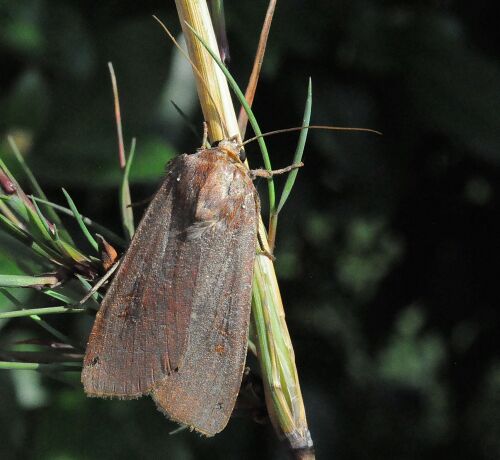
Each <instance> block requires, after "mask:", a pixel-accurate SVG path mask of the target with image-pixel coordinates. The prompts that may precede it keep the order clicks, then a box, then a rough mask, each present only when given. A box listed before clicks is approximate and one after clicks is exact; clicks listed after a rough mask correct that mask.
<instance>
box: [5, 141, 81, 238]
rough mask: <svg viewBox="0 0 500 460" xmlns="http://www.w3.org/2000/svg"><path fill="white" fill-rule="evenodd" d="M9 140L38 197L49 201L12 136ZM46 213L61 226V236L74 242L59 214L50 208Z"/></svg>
mask: <svg viewBox="0 0 500 460" xmlns="http://www.w3.org/2000/svg"><path fill="white" fill-rule="evenodd" d="M7 139H8V141H9V144H10V147H11V149H12V151H13V152H14V155H15V157H16V159H17V161H18V162H19V164H20V165H21V168H22V170H23V172H24V174H25V175H26V177H27V178H28V181H29V183H30V185H31V188H32V189H33V191H34V192H35V193H36V195H38V196H39V197H40V198H42V199H44V200H47V197H46V195H45V193H44V191H43V189H42V187H40V184H39V183H38V181H37V180H36V177H35V175H34V174H33V172H32V171H31V169H30V167H29V166H28V164H27V163H26V162H25V161H24V157H23V156H22V154H21V152H20V151H19V148H18V147H17V145H16V142H15V141H14V138H13V137H12V136H8V137H7ZM46 211H47V215H48V216H49V218H50V220H51V221H52V222H54V223H55V224H57V225H58V226H59V231H60V232H61V235H62V236H63V237H64V238H65V239H66V241H69V242H73V241H72V239H71V236H70V235H69V233H68V232H67V231H66V229H65V228H64V226H63V223H62V222H61V219H60V218H59V216H58V215H57V213H56V212H54V210H53V209H51V208H49V207H47V208H46Z"/></svg>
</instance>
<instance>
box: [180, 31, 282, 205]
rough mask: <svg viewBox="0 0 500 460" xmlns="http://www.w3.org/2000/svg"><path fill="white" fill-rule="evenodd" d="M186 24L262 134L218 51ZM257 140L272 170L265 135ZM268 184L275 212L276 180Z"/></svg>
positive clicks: (255, 129) (267, 167) (265, 161)
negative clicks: (212, 48)
mask: <svg viewBox="0 0 500 460" xmlns="http://www.w3.org/2000/svg"><path fill="white" fill-rule="evenodd" d="M186 25H187V26H188V27H189V28H190V29H191V31H192V32H193V34H194V35H195V36H196V38H197V39H198V40H199V41H200V43H201V44H202V45H203V47H204V48H205V49H206V50H207V52H208V53H209V54H210V56H212V58H213V60H214V61H215V62H216V64H217V65H218V66H219V68H220V69H221V71H222V72H223V73H224V75H225V77H226V79H227V82H228V84H229V86H230V87H231V89H232V90H233V92H234V94H235V95H236V97H237V99H238V101H239V103H240V104H241V105H242V107H243V109H244V110H245V112H246V113H247V115H248V121H249V122H250V125H251V126H252V129H253V131H254V133H255V135H256V136H260V135H261V134H262V131H261V130H260V127H259V124H258V123H257V119H256V118H255V115H254V114H253V112H252V109H251V108H250V106H249V105H248V102H247V100H246V99H245V95H244V94H243V92H242V91H241V89H240V88H239V86H238V84H237V83H236V80H235V79H234V78H233V77H232V75H231V73H230V72H229V70H227V67H226V66H225V65H224V64H223V63H222V61H221V60H220V58H219V56H218V54H217V53H215V52H214V51H212V50H211V49H210V47H209V46H208V44H207V43H206V42H205V40H203V38H202V37H201V36H200V35H199V34H198V33H197V32H196V31H195V30H194V29H193V28H192V27H191V26H190V25H189V24H188V23H186ZM257 142H258V144H259V147H260V151H261V154H262V160H263V161H264V166H265V168H266V169H267V170H268V171H271V170H272V166H271V160H270V158H269V152H268V151H267V146H266V142H265V141H264V138H263V137H259V139H257ZM267 184H268V193H269V209H270V213H271V214H272V213H274V212H275V211H276V194H275V190H274V181H273V179H272V177H271V178H269V179H267Z"/></svg>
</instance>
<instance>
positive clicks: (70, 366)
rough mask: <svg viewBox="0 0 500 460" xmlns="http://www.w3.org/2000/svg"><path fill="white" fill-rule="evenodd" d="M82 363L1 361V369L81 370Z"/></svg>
mask: <svg viewBox="0 0 500 460" xmlns="http://www.w3.org/2000/svg"><path fill="white" fill-rule="evenodd" d="M81 367H82V365H81V363H54V364H41V363H19V362H9V361H0V370H1V369H5V370H27V371H45V372H50V371H76V372H80V369H81Z"/></svg>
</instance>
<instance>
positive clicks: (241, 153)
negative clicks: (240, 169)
mask: <svg viewBox="0 0 500 460" xmlns="http://www.w3.org/2000/svg"><path fill="white" fill-rule="evenodd" d="M238 156H239V157H240V161H241V162H242V163H243V162H244V161H245V160H246V159H247V153H246V152H245V151H244V150H243V149H241V150H240V153H239V155H238Z"/></svg>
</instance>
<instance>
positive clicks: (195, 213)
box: [82, 141, 259, 436]
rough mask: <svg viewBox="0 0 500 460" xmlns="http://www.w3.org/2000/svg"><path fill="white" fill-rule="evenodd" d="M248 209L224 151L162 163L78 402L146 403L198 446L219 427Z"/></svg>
mask: <svg viewBox="0 0 500 460" xmlns="http://www.w3.org/2000/svg"><path fill="white" fill-rule="evenodd" d="M258 208H259V204H258V196H257V192H256V190H255V187H254V186H253V183H252V180H251V178H250V177H249V175H248V173H247V171H246V169H245V168H244V167H243V165H242V164H241V163H240V162H239V160H238V159H237V154H236V150H235V149H234V143H231V142H230V141H222V142H221V143H220V144H219V146H218V147H217V148H214V149H206V150H199V151H198V152H197V153H195V154H192V155H181V156H179V157H177V158H175V159H174V160H173V161H172V162H171V163H170V164H169V166H168V168H167V174H166V178H165V180H164V182H163V184H162V186H161V187H160V189H159V191H158V192H157V193H156V195H155V197H154V199H153V201H152V202H151V204H150V205H149V208H148V209H147V211H146V213H145V215H144V217H143V219H142V221H141V223H140V225H139V228H138V229H137V232H136V233H135V236H134V238H133V240H132V243H131V245H130V248H129V249H128V251H127V253H126V254H125V256H124V258H123V260H122V262H121V266H120V268H119V269H118V272H117V274H116V276H115V278H114V280H113V282H112V284H111V286H110V288H109V290H108V292H107V294H106V296H105V298H104V300H103V302H102V305H101V308H100V310H99V312H98V314H97V317H96V320H95V323H94V327H93V329H92V333H91V334H90V338H89V342H88V346H87V351H86V354H85V359H84V367H83V371H82V382H83V385H84V389H85V392H86V393H87V395H89V396H97V397H119V398H124V399H127V398H137V397H139V396H141V395H145V394H151V395H152V397H153V399H154V400H155V401H156V404H157V406H158V408H159V409H160V410H161V411H162V412H164V413H165V414H166V415H167V416H168V417H169V418H170V419H172V420H174V421H176V422H179V423H183V424H186V425H189V426H190V427H192V428H194V429H195V430H197V431H199V432H201V433H203V434H205V435H207V436H212V435H214V434H216V433H218V432H219V431H221V430H222V429H223V428H224V427H225V426H226V424H227V422H228V419H229V417H230V415H231V412H232V410H233V407H234V404H235V401H236V396H237V395H238V391H239V388H240V383H241V378H242V373H243V368H244V364H245V358H246V349H247V338H248V322H249V317H250V306H251V285H252V274H253V265H254V259H255V252H256V242H257V235H256V232H257V218H258V212H259V209H258Z"/></svg>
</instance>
